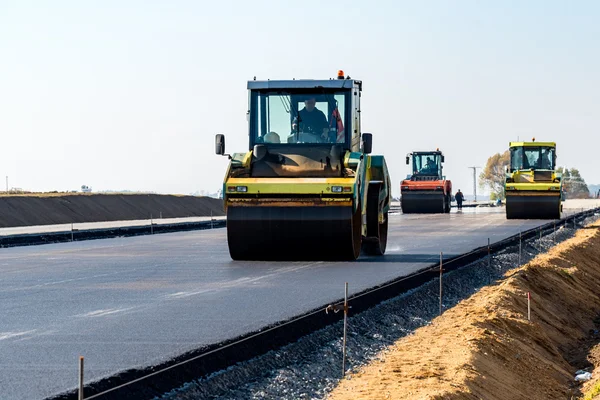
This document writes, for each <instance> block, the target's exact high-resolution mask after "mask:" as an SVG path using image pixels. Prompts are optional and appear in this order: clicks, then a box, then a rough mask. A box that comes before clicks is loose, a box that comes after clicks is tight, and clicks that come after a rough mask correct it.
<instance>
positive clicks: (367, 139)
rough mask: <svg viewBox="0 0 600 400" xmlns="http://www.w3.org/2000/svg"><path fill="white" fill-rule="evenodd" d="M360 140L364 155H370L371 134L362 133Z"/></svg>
mask: <svg viewBox="0 0 600 400" xmlns="http://www.w3.org/2000/svg"><path fill="white" fill-rule="evenodd" d="M362 140H363V152H364V153H365V154H371V151H372V150H373V134H372V133H363V134H362Z"/></svg>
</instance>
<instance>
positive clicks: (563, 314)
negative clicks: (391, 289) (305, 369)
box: [328, 223, 600, 400]
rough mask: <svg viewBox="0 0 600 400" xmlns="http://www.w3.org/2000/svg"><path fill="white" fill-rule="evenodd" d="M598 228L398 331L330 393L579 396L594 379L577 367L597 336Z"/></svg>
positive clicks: (589, 355) (593, 356) (588, 362)
mask: <svg viewBox="0 0 600 400" xmlns="http://www.w3.org/2000/svg"><path fill="white" fill-rule="evenodd" d="M599 228H600V224H598V223H596V224H594V225H592V226H589V227H587V228H585V229H582V230H580V231H579V232H578V233H577V235H576V236H575V237H574V238H572V239H570V240H568V241H566V242H564V243H562V244H559V245H557V246H555V247H554V248H553V249H552V250H551V251H550V252H549V253H548V254H545V255H541V256H539V257H537V258H536V259H534V260H533V261H532V262H530V263H529V264H527V265H525V266H523V267H521V268H516V269H514V270H512V271H510V272H509V273H508V274H507V275H506V279H505V280H503V281H502V282H501V283H500V284H498V285H495V286H490V287H486V288H483V289H482V290H481V291H479V292H478V293H477V294H475V295H473V296H472V297H470V298H469V299H466V300H464V301H463V302H461V303H460V304H459V305H457V306H456V307H454V308H453V309H451V310H448V311H447V312H445V313H444V314H443V315H442V316H440V317H438V318H436V319H435V320H434V321H433V322H432V324H431V325H428V326H426V327H423V328H421V329H418V330H417V331H415V333H414V334H413V335H410V336H408V337H405V338H403V339H401V340H399V341H398V342H396V344H395V345H394V346H392V347H391V348H390V349H389V350H388V351H386V352H385V353H384V354H381V355H380V359H379V360H377V361H375V362H373V363H371V364H370V365H367V366H365V367H364V368H362V369H361V370H360V371H358V372H357V373H355V374H352V375H350V376H349V379H346V380H344V381H342V382H341V383H340V385H339V386H338V387H337V388H335V389H334V391H333V392H332V393H331V395H330V396H329V397H328V398H330V399H336V400H342V399H343V400H345V399H490V400H494V399H498V400H500V399H503V400H504V399H530V400H531V399H540V400H542V399H543V400H546V399H571V398H577V397H578V396H580V395H581V393H583V392H584V391H585V390H586V389H589V388H590V386H591V385H593V382H589V383H587V384H586V385H585V387H584V388H582V387H581V386H580V385H579V384H578V383H576V382H574V376H575V371H577V370H578V369H582V368H588V370H590V371H591V370H592V369H593V366H594V364H596V363H597V361H598V350H597V349H596V351H591V352H590V349H591V348H592V347H593V345H594V344H595V343H596V344H597V343H598V327H597V325H596V323H597V322H598V320H597V316H598V314H599V312H600V297H599V293H600V233H599V232H598V229H599ZM527 292H531V298H532V315H531V321H528V320H527ZM594 375H595V374H594Z"/></svg>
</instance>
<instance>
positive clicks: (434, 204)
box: [400, 149, 452, 214]
mask: <svg viewBox="0 0 600 400" xmlns="http://www.w3.org/2000/svg"><path fill="white" fill-rule="evenodd" d="M411 159H412V163H411ZM443 162H444V155H443V154H442V152H441V151H440V150H439V149H437V150H436V151H415V152H412V153H410V154H408V155H407V156H406V165H411V166H412V174H410V175H408V176H407V177H406V179H405V180H403V181H402V182H401V183H400V193H401V199H400V204H401V207H402V212H403V213H404V214H412V213H449V212H450V202H451V199H452V182H451V181H449V180H446V177H445V176H444V175H443V174H442V164H443Z"/></svg>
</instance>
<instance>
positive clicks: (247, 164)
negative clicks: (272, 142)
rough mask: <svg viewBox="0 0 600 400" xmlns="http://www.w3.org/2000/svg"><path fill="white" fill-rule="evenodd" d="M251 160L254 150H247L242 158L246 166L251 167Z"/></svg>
mask: <svg viewBox="0 0 600 400" xmlns="http://www.w3.org/2000/svg"><path fill="white" fill-rule="evenodd" d="M250 161H252V151H249V152H247V153H246V155H245V156H244V159H243V160H242V165H243V166H244V168H250Z"/></svg>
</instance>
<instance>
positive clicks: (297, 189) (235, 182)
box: [226, 178, 355, 195]
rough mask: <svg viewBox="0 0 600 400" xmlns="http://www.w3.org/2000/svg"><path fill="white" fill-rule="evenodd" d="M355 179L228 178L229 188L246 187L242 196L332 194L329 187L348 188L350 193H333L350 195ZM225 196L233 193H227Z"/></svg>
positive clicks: (227, 185)
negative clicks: (246, 189)
mask: <svg viewBox="0 0 600 400" xmlns="http://www.w3.org/2000/svg"><path fill="white" fill-rule="evenodd" d="M354 183H355V178H230V179H228V180H227V184H226V189H227V187H229V186H246V187H247V188H248V191H247V192H245V193H244V194H261V195H263V194H265V195H267V194H274V193H277V194H318V195H321V194H324V195H329V194H332V192H331V186H345V187H350V190H351V191H350V192H344V193H335V194H336V195H337V194H348V195H351V194H352V193H353V192H354ZM227 194H235V192H229V191H227Z"/></svg>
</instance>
